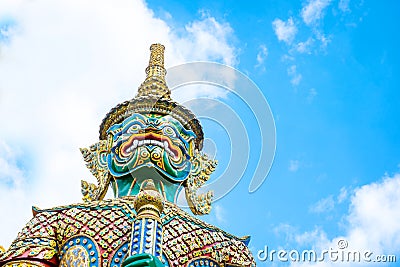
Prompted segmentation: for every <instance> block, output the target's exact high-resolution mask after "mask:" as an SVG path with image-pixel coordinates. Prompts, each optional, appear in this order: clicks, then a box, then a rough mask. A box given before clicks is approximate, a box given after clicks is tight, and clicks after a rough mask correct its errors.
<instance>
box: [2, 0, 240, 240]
mask: <svg viewBox="0 0 400 267" xmlns="http://www.w3.org/2000/svg"><path fill="white" fill-rule="evenodd" d="M3 14H7V16H9V17H12V18H13V19H14V20H15V25H16V26H15V27H16V30H15V31H13V34H12V35H11V38H10V39H9V42H7V43H6V44H5V43H0V49H1V55H0V73H1V79H0V117H1V123H2V130H1V132H0V140H1V142H0V145H1V149H0V150H1V151H3V152H2V154H1V155H0V164H1V166H2V167H4V168H3V170H1V171H0V183H2V184H3V186H0V201H1V203H13V205H12V206H11V205H1V206H0V213H1V214H13V215H12V216H6V217H5V218H4V217H2V228H3V229H7V230H6V231H1V232H0V245H4V246H7V245H8V244H9V243H10V242H11V241H12V239H13V238H14V237H15V236H16V234H17V232H18V231H19V230H20V228H21V227H22V225H23V224H24V223H25V222H26V221H27V220H28V218H29V216H30V206H31V205H37V206H39V207H52V206H56V205H61V204H68V203H74V202H75V203H76V202H80V201H81V195H80V180H81V179H87V180H91V181H92V182H94V181H95V180H94V178H93V177H92V176H91V174H90V172H89V171H88V170H87V169H86V167H85V165H84V162H83V160H82V159H81V155H80V152H79V150H78V148H79V147H85V146H89V145H91V144H93V143H95V142H96V141H97V140H98V127H99V125H100V123H101V120H102V119H103V117H104V116H105V114H106V113H107V112H108V111H109V110H110V109H111V108H112V107H114V106H115V105H116V104H117V103H120V102H122V101H124V100H127V99H130V98H132V97H133V96H134V95H135V94H136V89H132V88H135V87H136V86H139V84H140V83H141V82H142V81H143V79H144V77H145V72H144V69H145V67H146V66H147V63H148V57H149V46H150V44H151V43H155V42H160V43H163V44H164V45H165V46H166V56H165V57H166V60H165V62H166V65H167V67H168V66H171V65H175V64H178V63H182V62H186V61H190V60H200V59H201V60H217V61H220V62H222V63H227V64H234V63H235V62H236V50H235V49H234V47H232V46H230V45H229V43H228V42H229V40H230V39H231V38H233V31H232V29H231V28H230V26H229V24H227V23H221V22H218V21H217V20H216V19H214V18H213V17H211V16H204V17H203V18H201V19H199V20H196V21H192V22H189V23H188V24H187V25H184V26H183V27H182V28H183V29H184V30H183V32H180V33H179V34H177V32H178V30H177V29H176V28H173V27H172V26H170V25H168V24H167V23H166V22H165V21H163V20H160V19H158V18H155V17H154V15H153V12H152V10H150V9H149V8H148V7H147V6H146V5H145V3H144V2H143V1H140V0H134V1H132V0H122V1H118V3H115V2H110V1H106V0H90V1H84V2H82V1H78V0H68V1H67V0H63V1H56V2H53V1H47V0H37V1H33V2H32V1H27V0H26V1H23V0H22V1H13V0H3V1H0V17H1V16H2V15H3ZM11 141H12V142H11ZM11 143H12V144H18V145H19V149H20V151H21V154H12V153H11V154H10V153H9V152H7V151H8V150H9V149H8V148H7V147H9V148H10V147H11V148H13V146H11V145H7V144H11ZM4 144H6V145H4ZM7 153H8V154H7ZM26 154H29V155H30V158H31V161H32V162H31V163H30V164H29V166H31V165H32V166H33V167H30V169H29V170H26V172H25V170H24V167H26V166H19V165H18V164H19V162H18V156H19V155H22V156H24V155H26ZM22 170H24V171H22ZM6 180H7V181H13V183H15V184H17V183H25V181H26V180H28V181H29V183H30V186H29V188H28V186H26V185H25V184H23V185H21V186H19V187H15V188H13V189H9V188H6V187H5V184H7V183H8V182H6Z"/></svg>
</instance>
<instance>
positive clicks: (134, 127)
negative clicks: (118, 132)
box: [128, 124, 140, 134]
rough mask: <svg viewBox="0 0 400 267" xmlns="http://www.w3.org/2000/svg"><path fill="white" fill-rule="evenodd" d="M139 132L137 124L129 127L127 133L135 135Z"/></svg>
mask: <svg viewBox="0 0 400 267" xmlns="http://www.w3.org/2000/svg"><path fill="white" fill-rule="evenodd" d="M139 130H140V126H139V125H138V124H133V125H132V126H131V127H129V129H128V133H131V134H132V133H137V132H138V131H139Z"/></svg>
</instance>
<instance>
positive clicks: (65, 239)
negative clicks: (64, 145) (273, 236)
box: [1, 196, 254, 267]
mask: <svg viewBox="0 0 400 267" xmlns="http://www.w3.org/2000/svg"><path fill="white" fill-rule="evenodd" d="M33 212H34V214H35V216H34V217H33V219H32V220H31V221H30V222H28V224H27V225H26V226H25V228H24V229H23V230H22V231H21V232H20V233H19V234H18V237H17V239H16V240H15V241H14V242H13V243H12V245H11V246H10V248H9V250H8V251H7V252H6V253H5V254H4V255H3V256H2V260H1V263H3V264H4V263H5V262H7V261H9V260H12V261H11V262H10V263H6V265H3V266H62V267H67V266H79V267H81V266H91V267H92V266H93V267H100V266H101V267H106V266H107V267H108V266H110V267H114V266H115V267H119V266H121V263H122V261H123V260H124V259H125V258H126V257H127V255H128V251H129V249H130V248H129V244H130V239H131V236H130V234H131V232H132V225H133V221H134V220H135V218H136V212H135V209H134V207H133V197H131V196H126V197H122V198H118V199H112V200H102V201H94V202H91V203H85V204H75V205H69V206H63V207H57V208H52V209H45V210H40V209H37V208H34V210H33ZM161 221H162V226H163V229H164V230H163V237H162V260H163V263H164V264H165V266H251V265H253V264H254V261H253V258H252V256H251V253H250V251H249V250H248V248H247V247H246V245H245V244H246V238H237V237H235V236H232V235H230V234H228V233H226V232H224V231H222V230H220V229H218V228H216V227H214V226H212V225H209V224H206V223H204V222H202V221H201V220H199V219H197V218H195V217H193V216H191V215H189V214H188V213H186V212H184V211H183V210H181V209H180V208H179V207H177V206H176V205H175V204H173V203H170V202H166V203H165V207H164V216H163V217H162V219H161ZM16 260H17V261H18V262H19V263H18V264H17V263H12V262H15V261H16ZM24 262H31V263H29V264H31V265H29V264H28V263H24ZM207 263H208V264H207ZM15 264H17V265H15ZM24 264H27V265H24ZM35 264H36V265H35Z"/></svg>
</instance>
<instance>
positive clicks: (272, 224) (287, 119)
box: [0, 0, 400, 266]
mask: <svg viewBox="0 0 400 267" xmlns="http://www.w3.org/2000/svg"><path fill="white" fill-rule="evenodd" d="M399 8H400V4H399V3H398V2H397V1H385V2H384V3H382V2H377V1H355V0H348V1H346V0H341V1H337V0H336V1H333V0H332V1H329V0H311V1H254V2H249V1H197V2H196V1H185V2H184V1H168V3H166V2H165V1H159V0H156V1H147V2H141V1H121V2H120V3H119V5H115V4H114V5H112V4H110V3H108V2H107V1H98V2H96V1H88V2H87V3H85V4H82V3H79V2H76V1H70V2H68V1H60V3H48V2H47V1H44V0H43V1H42V0H41V1H36V2H35V3H31V2H29V1H26V2H25V1H21V2H20V3H13V2H12V1H4V2H2V3H0V115H1V119H0V122H1V124H2V131H1V133H0V166H1V167H2V168H1V169H2V170H0V191H1V192H2V197H1V199H0V200H1V203H2V204H1V211H2V212H3V213H7V212H11V210H12V211H13V212H15V210H17V211H18V212H16V213H17V214H16V215H15V219H12V220H11V219H7V221H5V222H4V223H2V227H6V228H8V229H11V230H10V232H12V234H9V233H7V234H3V233H2V234H1V235H0V244H1V243H3V242H2V241H1V240H2V239H3V240H6V241H5V242H4V243H3V244H5V245H7V243H9V242H10V241H11V240H12V238H13V236H14V235H15V234H16V233H17V231H18V229H20V228H21V227H22V226H23V224H24V222H25V221H27V219H28V218H29V216H30V215H29V212H30V211H29V207H30V206H31V205H40V206H43V207H50V206H54V205H59V204H66V203H73V202H78V201H79V200H80V196H79V180H80V179H82V178H84V177H90V176H89V173H88V172H87V171H86V170H85V169H84V164H83V161H82V160H81V159H80V155H79V151H78V150H77V148H78V147H82V146H88V145H90V144H92V143H94V142H96V140H97V129H98V128H97V127H98V125H99V124H100V121H101V119H102V118H103V116H104V115H105V114H106V112H107V111H108V110H109V109H111V108H112V107H113V106H114V105H115V104H116V103H118V102H122V101H124V100H126V99H128V98H130V97H132V96H133V95H134V94H135V90H136V87H137V86H138V85H139V84H140V82H141V81H142V80H143V78H144V68H145V67H146V65H147V60H148V54H147V51H148V47H149V45H150V44H151V43H153V42H161V43H164V44H165V45H166V53H167V54H166V64H167V65H168V67H171V66H173V65H175V64H180V63H184V62H189V61H194V60H201V61H216V62H220V63H225V64H228V65H230V66H232V67H234V68H236V69H237V70H239V71H240V72H242V73H244V74H245V75H247V76H248V77H249V78H250V79H251V80H252V81H253V82H254V83H255V84H256V85H257V86H258V88H259V89H260V90H261V91H262V93H263V94H264V96H265V98H266V100H267V101H268V104H269V107H270V109H271V111H272V114H273V116H274V120H275V125H276V153H275V159H274V162H273V165H272V168H271V170H270V172H269V174H268V177H267V179H266V180H265V181H264V183H263V184H262V186H261V187H260V188H259V189H258V190H257V191H256V192H254V193H249V192H248V187H249V184H250V181H251V179H252V170H253V171H254V168H255V162H256V161H257V160H258V156H259V154H258V153H257V149H256V148H257V141H258V142H259V139H257V133H256V131H255V130H254V129H256V127H257V124H255V122H251V120H247V119H243V118H247V117H246V116H250V117H251V114H250V113H249V110H246V108H245V107H244V106H243V105H242V104H238V103H239V102H237V101H238V100H237V99H235V97H234V96H233V95H232V94H229V93H228V94H226V93H224V92H222V93H221V92H220V91H218V90H217V89H215V91H213V90H210V91H207V93H206V96H207V97H208V98H211V99H217V100H218V101H221V102H223V103H227V104H230V105H231V106H233V107H234V109H235V112H237V114H239V115H240V116H242V119H243V121H244V122H245V126H246V129H247V133H248V134H249V136H250V140H249V141H250V143H251V146H252V147H253V148H255V150H254V151H255V152H254V151H253V152H254V153H253V154H251V155H250V162H249V169H248V170H247V171H246V173H245V175H244V176H243V178H242V179H241V180H240V182H239V184H238V185H237V186H236V187H235V188H234V189H233V190H232V191H231V192H230V193H229V194H228V195H227V196H225V197H223V198H222V199H221V200H219V201H217V202H216V203H214V210H213V213H212V214H211V215H209V216H206V217H205V219H206V220H207V221H209V222H212V223H214V224H217V225H218V226H220V227H221V228H223V229H225V230H227V231H228V232H231V233H233V234H237V235H251V236H252V241H251V243H250V247H251V249H252V251H253V252H254V253H255V254H257V251H258V250H261V249H263V248H264V246H265V245H268V247H269V248H271V249H280V248H283V249H288V250H291V249H299V250H300V249H311V248H314V249H316V250H322V249H328V248H329V247H330V246H331V247H332V246H333V247H335V246H336V242H337V239H338V238H345V239H346V240H347V241H348V243H349V248H353V249H371V250H373V251H374V252H375V253H376V254H387V255H388V254H395V255H397V258H398V261H399V260H400V250H399V248H400V223H398V222H399V221H400V214H399V212H400V153H399V147H400V143H399V142H400V139H399V136H400V126H399V125H400V108H399V107H398V103H399V99H400V93H399V90H398V88H399V87H400V86H399V85H400V84H399V75H398V74H399V62H400V58H399V50H398V47H399V45H400V42H399V37H398V34H397V31H398V30H397V27H396V26H397V23H396V21H398V18H397V16H398V10H399ZM88 17H91V19H90V20H89V19H88ZM50 22H51V23H50ZM168 62H169V63H168ZM182 94H183V95H184V94H185V92H184V93H182ZM186 94H188V95H189V96H186V97H189V98H190V97H194V98H196V97H199V94H198V93H197V94H196V93H188V92H186ZM176 98H178V99H185V95H184V96H179V95H177V96H176ZM49 110H51V111H52V112H48V111H49ZM249 114H250V115H249ZM203 125H204V131H205V134H206V137H209V138H211V139H213V140H214V142H215V147H216V151H217V152H216V157H217V158H218V159H219V161H220V166H219V167H220V169H219V170H217V172H216V176H218V174H219V173H221V172H223V170H224V167H226V166H228V165H229V161H228V160H227V158H228V156H229V153H230V150H229V149H227V144H228V143H229V142H228V141H227V140H228V139H227V138H228V137H227V136H228V135H224V134H218V127H216V126H215V125H213V123H212V122H207V121H205V120H203ZM3 127H4V128H3ZM225 127H228V126H226V125H225ZM228 128H229V127H228ZM229 129H230V128H229ZM232 129H234V128H232ZM231 145H232V146H235V144H234V143H233V144H231ZM264 148H265V147H263V149H264ZM49 155H51V156H49ZM261 164H262V163H261ZM57 177H59V179H57ZM56 179H57V180H56ZM214 179H215V177H214ZM61 187H62V188H68V190H67V189H66V190H65V192H58V191H57V190H58V188H61ZM43 192H46V195H47V196H46V197H44V196H43ZM10 200H11V201H15V202H14V203H16V204H15V207H13V209H11V208H10V207H8V206H9V205H8V204H5V203H8V201H10ZM3 224H4V225H3ZM1 232H3V231H1ZM254 256H255V257H257V256H256V255H254ZM258 263H259V266H302V265H301V264H296V263H279V262H272V263H271V262H268V261H266V262H260V261H259V262H258ZM327 264H328V265H322V264H317V266H341V265H339V264H337V263H335V264H332V265H329V263H327ZM313 265H314V264H313ZM313 265H311V266H313ZM395 265H396V264H383V263H379V264H376V265H373V264H365V266H395ZM304 266H310V265H307V264H306V265H304ZM360 266H364V265H360Z"/></svg>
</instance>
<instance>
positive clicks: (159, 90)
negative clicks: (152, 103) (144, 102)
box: [136, 44, 171, 100]
mask: <svg viewBox="0 0 400 267" xmlns="http://www.w3.org/2000/svg"><path fill="white" fill-rule="evenodd" d="M164 50H165V47H164V46H163V45H162V44H152V45H151V46H150V60H149V66H148V67H147V68H146V79H145V80H144V82H143V83H142V84H141V85H140V86H139V89H138V93H137V95H136V97H141V96H153V97H156V98H159V99H168V100H169V99H171V91H170V90H169V88H168V86H167V83H166V82H165V75H166V74H167V71H166V70H165V68H164Z"/></svg>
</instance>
